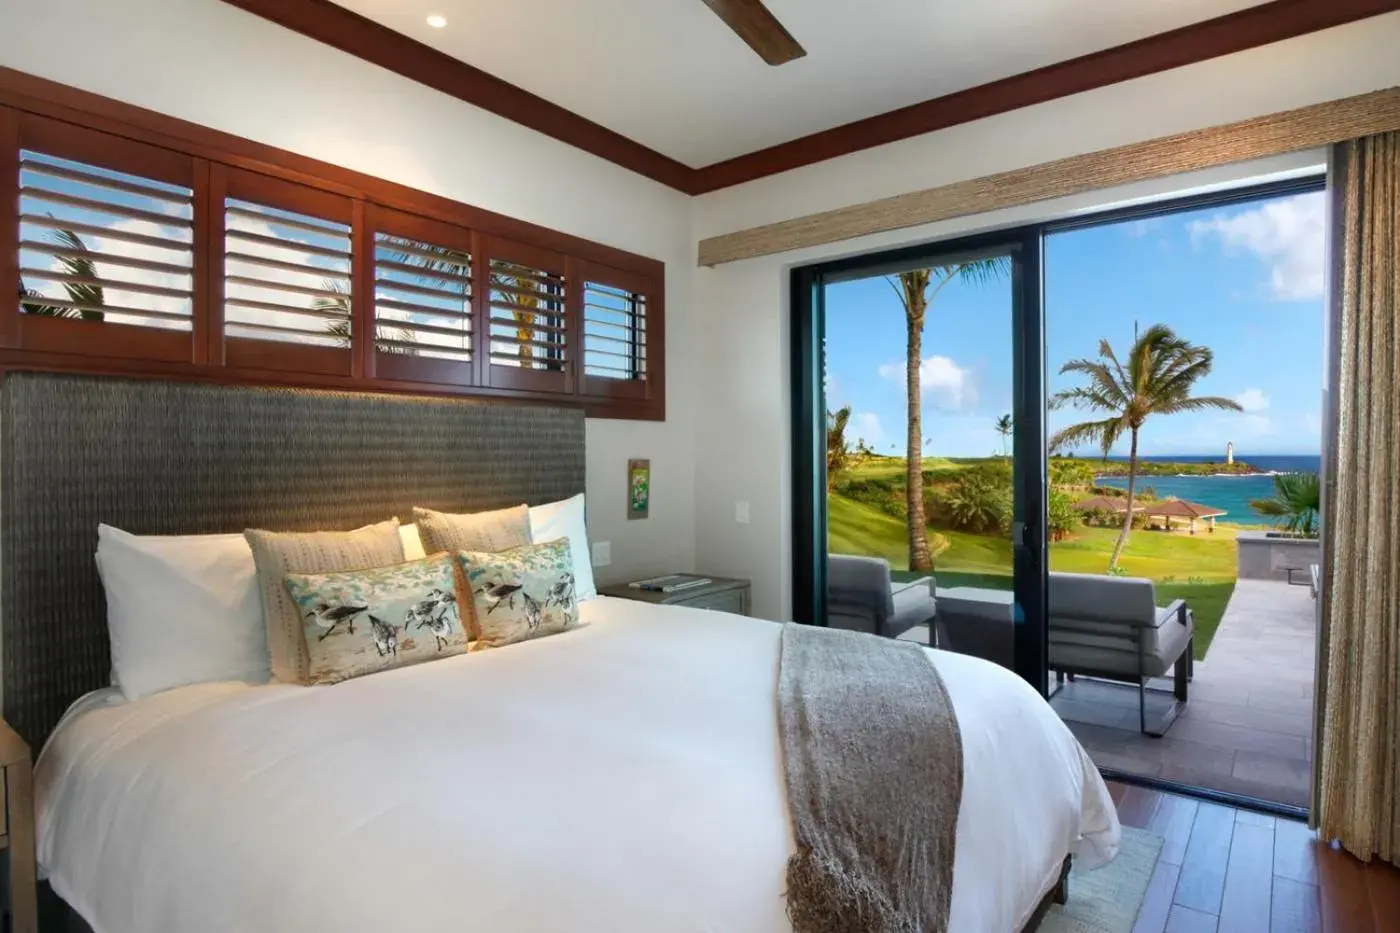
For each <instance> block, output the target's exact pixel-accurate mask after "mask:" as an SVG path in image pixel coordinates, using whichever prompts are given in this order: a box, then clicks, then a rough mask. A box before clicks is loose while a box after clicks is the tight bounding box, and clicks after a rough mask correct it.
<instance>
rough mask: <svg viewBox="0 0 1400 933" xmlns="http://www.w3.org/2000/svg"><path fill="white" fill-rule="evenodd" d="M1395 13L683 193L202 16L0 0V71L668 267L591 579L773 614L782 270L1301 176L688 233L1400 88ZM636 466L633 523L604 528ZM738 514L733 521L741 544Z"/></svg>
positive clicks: (237, 17)
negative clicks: (865, 222) (699, 576)
mask: <svg viewBox="0 0 1400 933" xmlns="http://www.w3.org/2000/svg"><path fill="white" fill-rule="evenodd" d="M1397 47H1400V13H1394V14H1389V15H1387V16H1384V17H1378V18H1375V19H1371V20H1366V21H1363V22H1360V23H1355V24H1352V25H1349V26H1344V27H1340V28H1337V29H1333V30H1329V31H1327V32H1323V33H1318V34H1315V35H1312V36H1307V37H1302V38H1299V39H1294V40H1290V41H1288V42H1284V43H1279V44H1277V45H1274V46H1270V47H1266V48H1262V49H1256V50H1253V51H1250V52H1245V53H1241V54H1239V55H1234V56H1230V57H1227V58H1224V59H1218V60H1215V61H1211V62H1205V63H1201V64H1199V65H1193V66H1190V67H1188V68H1182V69H1177V70H1175V71H1172V72H1167V73H1164V74H1160V75H1154V76H1150V77H1147V78H1142V79H1139V80H1137V81H1132V82H1128V83H1125V84H1121V85H1116V86H1113V87H1109V88H1101V89H1099V90H1096V91H1092V92H1089V93H1086V94H1081V95H1077V96H1075V97H1072V98H1067V99H1064V100H1059V101H1052V102H1050V103H1047V104H1042V105H1040V106H1037V107H1032V108H1027V109H1025V110H1021V111H1017V112H1015V113H1011V114H1003V115H1000V116H997V117H991V118H988V119H986V120H981V121H978V122H976V123H972V124H968V125H965V126H959V127H953V128H951V129H948V130H943V131H941V132H938V133H932V134H929V135H927V136H923V137H919V138H916V139H911V140H905V141H903V142H899V143H894V144H891V145H888V146H883V147H880V148H878V149H873V150H869V151H866V152H861V153H857V154H854V155H851V156H847V157H845V158H842V159H838V160H833V161H831V162H826V163H822V164H819V165H814V166H809V167H807V168H804V169H799V170H797V171H793V172H789V173H786V174H784V175H780V176H777V177H774V178H769V179H764V180H761V181H757V182H752V183H750V184H747V185H743V186H740V187H737V188H734V189H729V190H726V191H720V192H715V193H713V194H710V195H705V196H704V197H701V198H698V199H694V200H693V201H692V200H691V199H688V198H686V197H685V196H683V195H680V194H678V193H676V192H674V191H671V190H669V189H667V188H664V187H663V186H661V185H658V184H655V183H653V182H650V181H647V180H645V179H642V178H639V177H637V176H635V175H633V174H631V173H629V172H627V171H625V170H623V169H620V168H617V167H616V166H613V165H611V164H609V163H607V162H604V161H602V160H600V159H597V158H594V157H592V156H589V155H587V154H584V153H581V152H579V151H578V150H575V149H573V148H571V147H568V146H565V145H564V144H562V143H558V142H556V141H554V140H551V139H548V138H546V137H543V136H541V135H539V134H536V133H534V132H533V131H530V130H527V129H524V128H522V127H520V126H517V125H516V124H513V123H510V122H509V121H506V120H504V119H501V118H499V117H496V116H493V115H491V114H489V113H486V112H484V111H481V110H479V109H477V108H474V107H471V106H469V105H467V104H464V103H462V102H460V101H458V100H455V99H453V98H450V97H447V96H445V95H442V94H439V93H437V92H435V91H432V90H430V89H428V88H425V87H423V86H421V85H418V84H415V83H414V82H411V81H408V80H407V79H404V78H400V77H398V76H396V75H393V74H391V73H388V72H385V71H382V70H380V69H378V68H375V67H374V66H371V65H367V64H365V63H364V62H362V61H359V60H358V59H355V58H353V57H351V56H348V55H345V54H342V53H340V52H337V51H335V50H333V49H330V48H328V47H325V46H322V45H319V44H317V43H315V42H312V41H311V40H308V39H305V38H303V37H301V36H299V35H296V34H294V33H291V32H289V31H287V30H284V29H281V28H279V27H277V26H274V25H272V24H270V23H267V22H265V21H263V20H260V19H258V18H256V17H253V16H251V15H248V14H245V13H243V12H241V11H239V10H236V9H234V8H233V7H231V6H228V5H227V4H224V3H222V2H220V0H180V2H170V0H0V64H4V65H8V66H11V67H14V68H18V69H20V70H23V71H27V72H31V73H33V74H38V75H41V76H44V77H48V78H52V79H54V80H56V81H61V82H64V83H67V84H74V85H77V86H79V87H82V88H86V89H88V90H92V91H95V92H97V93H100V94H105V95H107V96H109V97H115V98H118V99H121V100H125V101H129V102H131V103H135V104H139V105H141V106H144V107H148V108H151V109H153V110H158V111H161V112H163V113H168V114H172V115H174V116H178V117H182V118H184V119H187V120H191V121H194V122H196V123H202V124H205V125H208V126H213V127H216V128H218V129H221V130H225V131H227V132H231V133H235V134H238V135H240V136H245V137H249V138H251V139H255V140H258V141H260V142H265V143H269V144H271V145H275V146H279V147H282V148H285V149H290V150H293V151H295V152H300V153H304V154H306V155H309V156H314V157H316V158H319V159H323V160H325V161H328V162H333V163H337V164H340V165H344V166H347V167H349V168H353V169H356V170H359V171H362V172H365V173H368V174H371V175H377V176H380V177H383V178H388V179H391V180H393V181H397V182H401V183H403V184H406V185H411V186H413V187H416V188H421V189H423V190H426V191H431V192H434V193H436V194H440V195H443V196H445V197H449V198H454V199H456V200H460V201H464V202H467V203H469V204H474V205H477V206H480V207H484V208H488V209H491V210H495V211H499V212H501V213H503V214H508V215H511V216H514V217H519V218H522V219H525V220H530V221H533V222H535V223H539V224H543V225H545V226H548V227H553V228H555V229H558V230H563V231H566V232H568V233H573V234H576V235H579V236H583V237H587V238H589V239H593V240H598V241H601V242H604V243H608V244H611V245H614V246H618V247H621V248H624V249H629V250H632V251H635V252H638V253H643V254H645V255H648V256H653V257H655V258H658V259H661V260H663V261H665V262H666V264H667V270H668V278H667V312H668V321H667V324H668V327H667V331H668V333H667V336H668V341H667V377H668V379H667V394H668V406H667V407H668V418H667V421H666V423H664V424H645V423H631V422H612V421H598V420H594V421H590V422H589V424H588V494H589V498H590V501H591V509H590V512H591V514H590V524H591V525H592V527H593V536H594V537H595V539H605V540H611V541H612V543H613V555H614V565H613V566H612V567H611V568H608V569H607V570H605V571H602V572H600V578H601V579H604V580H615V579H622V578H626V577H629V576H633V575H637V574H644V573H652V572H658V573H659V572H662V571H669V570H679V569H687V568H691V567H695V568H698V569H700V570H702V571H705V572H709V573H726V574H734V575H742V576H749V577H752V578H753V580H754V605H755V610H756V612H757V613H758V614H759V615H764V616H768V617H771V618H785V617H787V615H788V613H789V611H790V608H789V605H790V592H789V591H790V573H791V569H790V564H791V548H790V542H789V541H788V523H789V512H790V503H789V473H790V467H791V463H790V456H789V441H788V434H789V430H790V424H789V416H788V365H787V357H788V347H787V331H786V323H785V322H786V316H787V307H788V303H787V284H786V282H787V271H788V270H789V269H790V268H791V267H792V266H794V265H797V264H801V263H805V262H811V261H814V260H817V259H821V258H829V257H832V256H836V255H846V254H852V253H857V252H863V251H869V250H873V249H878V248H883V247H887V246H891V245H895V244H901V243H913V242H920V241H929V240H934V239H940V238H946V237H949V236H955V235H958V234H961V233H966V232H970V231H972V230H977V229H989V228H991V227H995V226H1003V225H1008V224H1015V223H1025V222H1030V221H1033V220H1039V219H1044V218H1046V217H1051V216H1059V215H1062V214H1064V213H1066V212H1069V211H1072V210H1082V209H1086V208H1090V207H1095V206H1102V205H1104V204H1107V203H1113V202H1115V201H1118V200H1121V199H1123V198H1125V197H1129V196H1134V195H1142V194H1143V193H1144V192H1145V191H1146V192H1148V193H1151V192H1153V191H1156V192H1162V191H1168V190H1172V189H1176V190H1180V188H1182V187H1189V186H1194V185H1198V184H1202V183H1205V182H1209V181H1217V182H1218V181H1221V180H1222V179H1229V178H1232V177H1233V178H1238V177H1241V176H1242V175H1251V176H1253V175H1258V174H1259V173H1261V172H1272V171H1286V170H1290V169H1296V168H1297V167H1298V166H1300V165H1305V164H1308V163H1310V162H1315V161H1316V158H1315V157H1302V158H1292V159H1284V160H1278V161H1275V162H1272V163H1270V164H1269V165H1265V166H1262V167H1261V166H1255V167H1249V168H1247V169H1242V170H1236V171H1233V172H1231V171H1225V172H1215V173H1211V174H1210V175H1208V176H1206V177H1204V178H1193V179H1186V180H1180V181H1176V182H1167V183H1157V184H1155V185H1148V186H1145V188H1142V189H1137V190H1134V191H1132V192H1124V191H1117V192H1103V193H1100V194H1097V195H1095V196H1092V197H1080V198H1075V199H1067V200H1066V201H1063V202H1058V203H1049V204H1044V205H1038V206H1036V207H1033V208H1027V209H1018V210H1012V211H1002V212H998V213H997V214H995V215H987V216H982V217H977V218H965V219H961V220H956V221H949V222H946V223H942V224H936V225H932V226H929V227H925V228H918V229H914V230H908V231H901V232H899V233H895V234H885V235H881V236H877V237H867V238H863V239H860V240H855V241H850V242H848V243H843V244H839V245H836V246H831V247H823V248H819V249H813V250H806V251H803V252H801V253H794V254H789V255H785V256H779V257H769V258H765V259H758V260H751V261H748V262H741V263H735V264H732V265H728V266H723V267H720V268H718V269H712V270H698V271H697V270H694V269H693V266H694V257H695V242H696V240H698V239H699V238H701V237H704V236H711V235H715V234H720V233H727V232H731V231H733V230H737V229H741V228H744V227H748V226H752V225H755V224H759V223H766V222H771V221H776V220H783V219H787V218H790V217H794V216H799V215H802V214H808V213H812V212H814V211H820V210H825V209H828V208H832V207H838V206H843V205H848V204H854V203H859V202H861V201H866V200H870V199H872V198H878V197H884V196H887V195H892V194H897V193H901V192H905V191H911V190H917V189H920V188H926V187H931V186H935V185H940V184H947V183H949V182H953V181H958V180H962V179H966V178H972V177H976V176H980V175H985V174H987V173H990V172H996V171H1002V170H1007V169H1013V168H1018V167H1022V166H1026V165H1031V164H1035V163H1039V162H1043V161H1047V160H1050V159H1055V158H1060V157H1063V156H1067V155H1073V154H1077V153H1082V152H1087V151H1092V150H1096V149H1100V148H1104V147H1108V146H1115V145H1121V144H1125V143H1129V142H1136V141H1139V140H1143V139H1148V138H1153V137H1157V136H1161V135H1165V134H1169V133H1175V132H1180V131H1183V130H1188V129H1195V128H1199V127H1204V126H1209V125H1213V124H1217V123H1223V122H1229V121H1232V120H1238V119H1243V118H1246V117H1251V116H1257V115H1260V114H1264V113H1270V112H1273V111H1277V110H1283V109H1288V108H1291V107H1297V106H1302V105H1306V104H1313V103H1318V102H1321V101H1326V100H1332V99H1336V98H1339V97H1345V96H1348V95H1351V94H1357V93H1362V92H1365V91H1370V90H1375V89H1378V88H1382V87H1388V86H1391V85H1395V84H1400V56H1397V55H1395V53H1394V50H1395V49H1396V48H1397ZM631 457H649V458H650V459H651V461H652V469H653V475H654V482H655V486H654V491H653V501H652V513H651V514H652V517H651V518H650V519H649V520H647V521H637V522H628V521H626V520H625V509H624V504H625V496H624V487H623V483H624V468H625V464H626V461H627V459H628V458H631ZM736 501H747V502H749V503H750V509H751V516H750V522H749V524H747V525H740V524H737V523H736V522H735V521H734V504H735V502H736Z"/></svg>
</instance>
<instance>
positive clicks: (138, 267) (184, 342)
mask: <svg viewBox="0 0 1400 933" xmlns="http://www.w3.org/2000/svg"><path fill="white" fill-rule="evenodd" d="M18 142H19V151H18V155H17V160H16V163H15V164H16V166H17V169H18V173H17V185H18V207H19V211H18V218H17V220H18V224H17V230H15V233H16V234H17V240H16V241H15V246H16V256H15V260H16V261H17V273H18V282H17V286H18V287H17V289H16V291H17V293H18V301H17V302H16V304H15V305H14V306H11V307H10V308H6V309H5V310H4V313H5V314H6V315H18V318H17V321H16V322H15V323H16V325H17V326H15V327H9V326H8V325H7V333H10V334H11V335H12V337H13V338H14V342H16V343H17V344H18V345H19V346H20V347H22V348H24V349H27V350H38V351H49V352H57V353H76V354H95V355H102V356H115V357H128V358H137V359H149V360H166V361H188V360H190V359H191V358H192V348H193V345H194V343H193V331H194V321H195V311H196V308H195V305H196V289H195V284H194V256H195V249H196V243H195V209H196V205H195V199H196V194H195V186H196V181H195V176H196V167H195V160H194V159H192V158H190V157H189V156H184V155H180V154H178V153H174V152H170V151H168V150H164V149H158V148H155V147H151V146H146V145H143V144H141V143H136V142H132V141H131V140H127V139H122V138H120V137H115V136H109V135H107V134H105V133H99V132H95V131H92V130H86V129H81V128H79V127H75V126H71V125H68V124H65V123H59V122H56V121H51V120H46V119H43V118H41V117H34V116H29V115H22V116H20V118H19V120H18ZM12 219H13V218H12Z"/></svg>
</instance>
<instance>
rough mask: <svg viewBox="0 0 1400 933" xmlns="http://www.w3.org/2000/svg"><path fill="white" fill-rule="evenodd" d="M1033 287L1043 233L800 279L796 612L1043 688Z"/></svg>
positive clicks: (1040, 437) (1041, 475) (902, 254)
mask: <svg viewBox="0 0 1400 933" xmlns="http://www.w3.org/2000/svg"><path fill="white" fill-rule="evenodd" d="M1039 283H1040V242H1039V238H1038V237H1014V238H1007V237H1004V236H1003V237H991V238H977V239H969V240H963V241H959V242H956V243H950V244H940V245H939V246H938V248H937V249H936V250H932V249H922V250H902V251H899V252H894V253H887V254H883V255H880V256H874V257H861V258H860V259H859V260H855V261H848V262H841V263H833V264H829V265H826V266H822V267H815V268H809V269H803V270H798V272H796V273H795V274H794V278H793V288H794V298H795V301H794V320H793V328H792V334H793V354H794V355H793V367H792V369H793V374H794V386H793V390H794V391H793V400H794V409H795V413H796V415H797V417H796V418H795V421H794V425H795V427H794V436H793V441H794V474H793V475H794V491H795V493H796V497H795V500H794V502H795V508H794V525H795V531H796V534H795V535H794V556H795V572H794V581H795V592H794V617H795V618H797V619H799V620H813V621H819V622H824V623H825V624H827V625H830V626H833V627H839V628H846V629H854V630H858V631H865V632H871V633H874V634H877V635H882V636H885V637H889V638H902V639H907V640H912V641H917V642H920V643H924V644H931V645H932V644H937V645H940V646H943V647H947V648H951V649H952V650H957V651H962V652H964V653H970V654H976V655H978V656H981V657H985V658H987V659H988V660H992V661H995V662H996V663H998V664H1002V665H1004V666H1006V667H1009V668H1013V669H1015V670H1016V671H1017V672H1018V673H1020V674H1021V675H1022V676H1023V677H1025V678H1026V679H1027V680H1029V681H1031V682H1032V683H1033V684H1034V685H1035V686H1036V687H1037V689H1038V690H1040V691H1042V692H1044V690H1045V687H1046V673H1045V671H1046V641H1045V625H1044V618H1045V592H1046V588H1045V566H1046V565H1045V493H1044V490H1045V470H1046V466H1045V454H1044V451H1045V433H1044V432H1045V410H1044V402H1043V398H1044V361H1043V351H1042V349H1041V348H1042V346H1043V340H1042V334H1041V312H1040V285H1039ZM935 601H936V604H937V607H938V618H937V622H936V624H935V621H934V606H935Z"/></svg>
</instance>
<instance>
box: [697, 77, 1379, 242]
mask: <svg viewBox="0 0 1400 933" xmlns="http://www.w3.org/2000/svg"><path fill="white" fill-rule="evenodd" d="M1393 130H1400V87H1397V88H1390V89H1388V90H1384V91H1375V92H1372V93H1370V94H1361V95H1359V96H1357V97H1348V98H1345V99H1343V100H1336V101H1329V102H1327V103H1325V104H1314V105H1312V106H1310V107H1300V108H1298V109H1296V110H1285V111H1283V112H1280V113H1273V114H1269V115H1267V116H1262V117H1255V118H1253V119H1250V120H1240V121H1238V122H1236V123H1227V124H1224V125H1221V126H1213V127H1209V128H1207V129H1202V130H1193V131H1191V132H1188V133H1179V134H1177V135H1175V136H1164V137H1161V138H1159V139H1151V140H1147V141H1146V142H1139V143H1130V144H1129V145H1126V146H1117V147H1115V148H1112V149H1101V150H1099V151H1098V152H1090V153H1086V154H1084V155H1077V156H1070V157H1068V158H1064V159H1057V160H1055V161H1053V162H1043V163H1041V164H1039V165H1032V166H1029V167H1027V168H1020V169H1013V170H1012V171H1009V172H1000V173H998V174H995V175H984V176H983V177H981V178H972V179H969V180H967V181H959V182H953V183H952V184H948V185H941V186H939V187H937V188H926V189H924V190H923V191H911V192H909V193H907V194H897V195H894V196H893V197H888V198H882V199H880V200H878V201H868V202H866V203H864V204H855V205H852V206H850V207H841V208H837V209H836V210H831V211H823V212H822V213H819V214H809V215H807V216H806V217H797V218H794V219H792V220H785V221H780V222H778V223H773V224H765V225H764V226H761V227H752V228H750V229H748V230H740V231H739V232H737V233H727V234H724V235H722V236H716V237H709V238H708V239H704V240H701V241H700V248H699V260H698V261H699V265H701V266H715V265H720V264H722V263H727V262H736V261H738V260H741V259H753V258H756V257H759V256H771V255H775V254H777V253H786V252H790V251H792V250H797V249H805V248H807V247H812V246H822V245H825V244H827V243H839V242H841V241H843V240H850V239H854V238H855V237H861V236H869V235H871V234H876V233H888V232H890V231H892V230H905V229H908V228H910V227H918V226H922V225H924V224H930V223H937V222H938V221H940V220H951V219H952V218H954V217H967V216H970V215H973V214H982V213H986V212H988V211H994V210H1000V209H1003V208H1009V207H1020V206H1022V205H1026V204H1035V203H1038V202H1040V201H1048V200H1050V199H1052V198H1060V197H1067V196H1069V195H1073V194H1083V193H1085V192H1089V191H1102V190H1104V189H1106V188H1113V187H1117V186H1119V185H1126V184H1132V183H1133V182H1139V181H1148V180H1150V179H1154V178H1165V177H1167V176H1170V175H1180V174H1182V173H1184V172H1194V171H1200V170H1202V169H1207V168H1213V167H1215V166H1219V165H1230V164H1233V163H1237V162H1248V161H1250V160H1253V159H1262V158H1265V157H1267V156H1273V155H1282V154H1284V153H1289V152H1303V151H1306V150H1308V149H1318V148H1321V147H1323V146H1330V145H1333V144H1335V143H1340V142H1345V141H1346V140H1349V139H1356V138H1358V137H1361V136H1370V135H1372V134H1375V133H1386V132H1391V131H1393Z"/></svg>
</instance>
